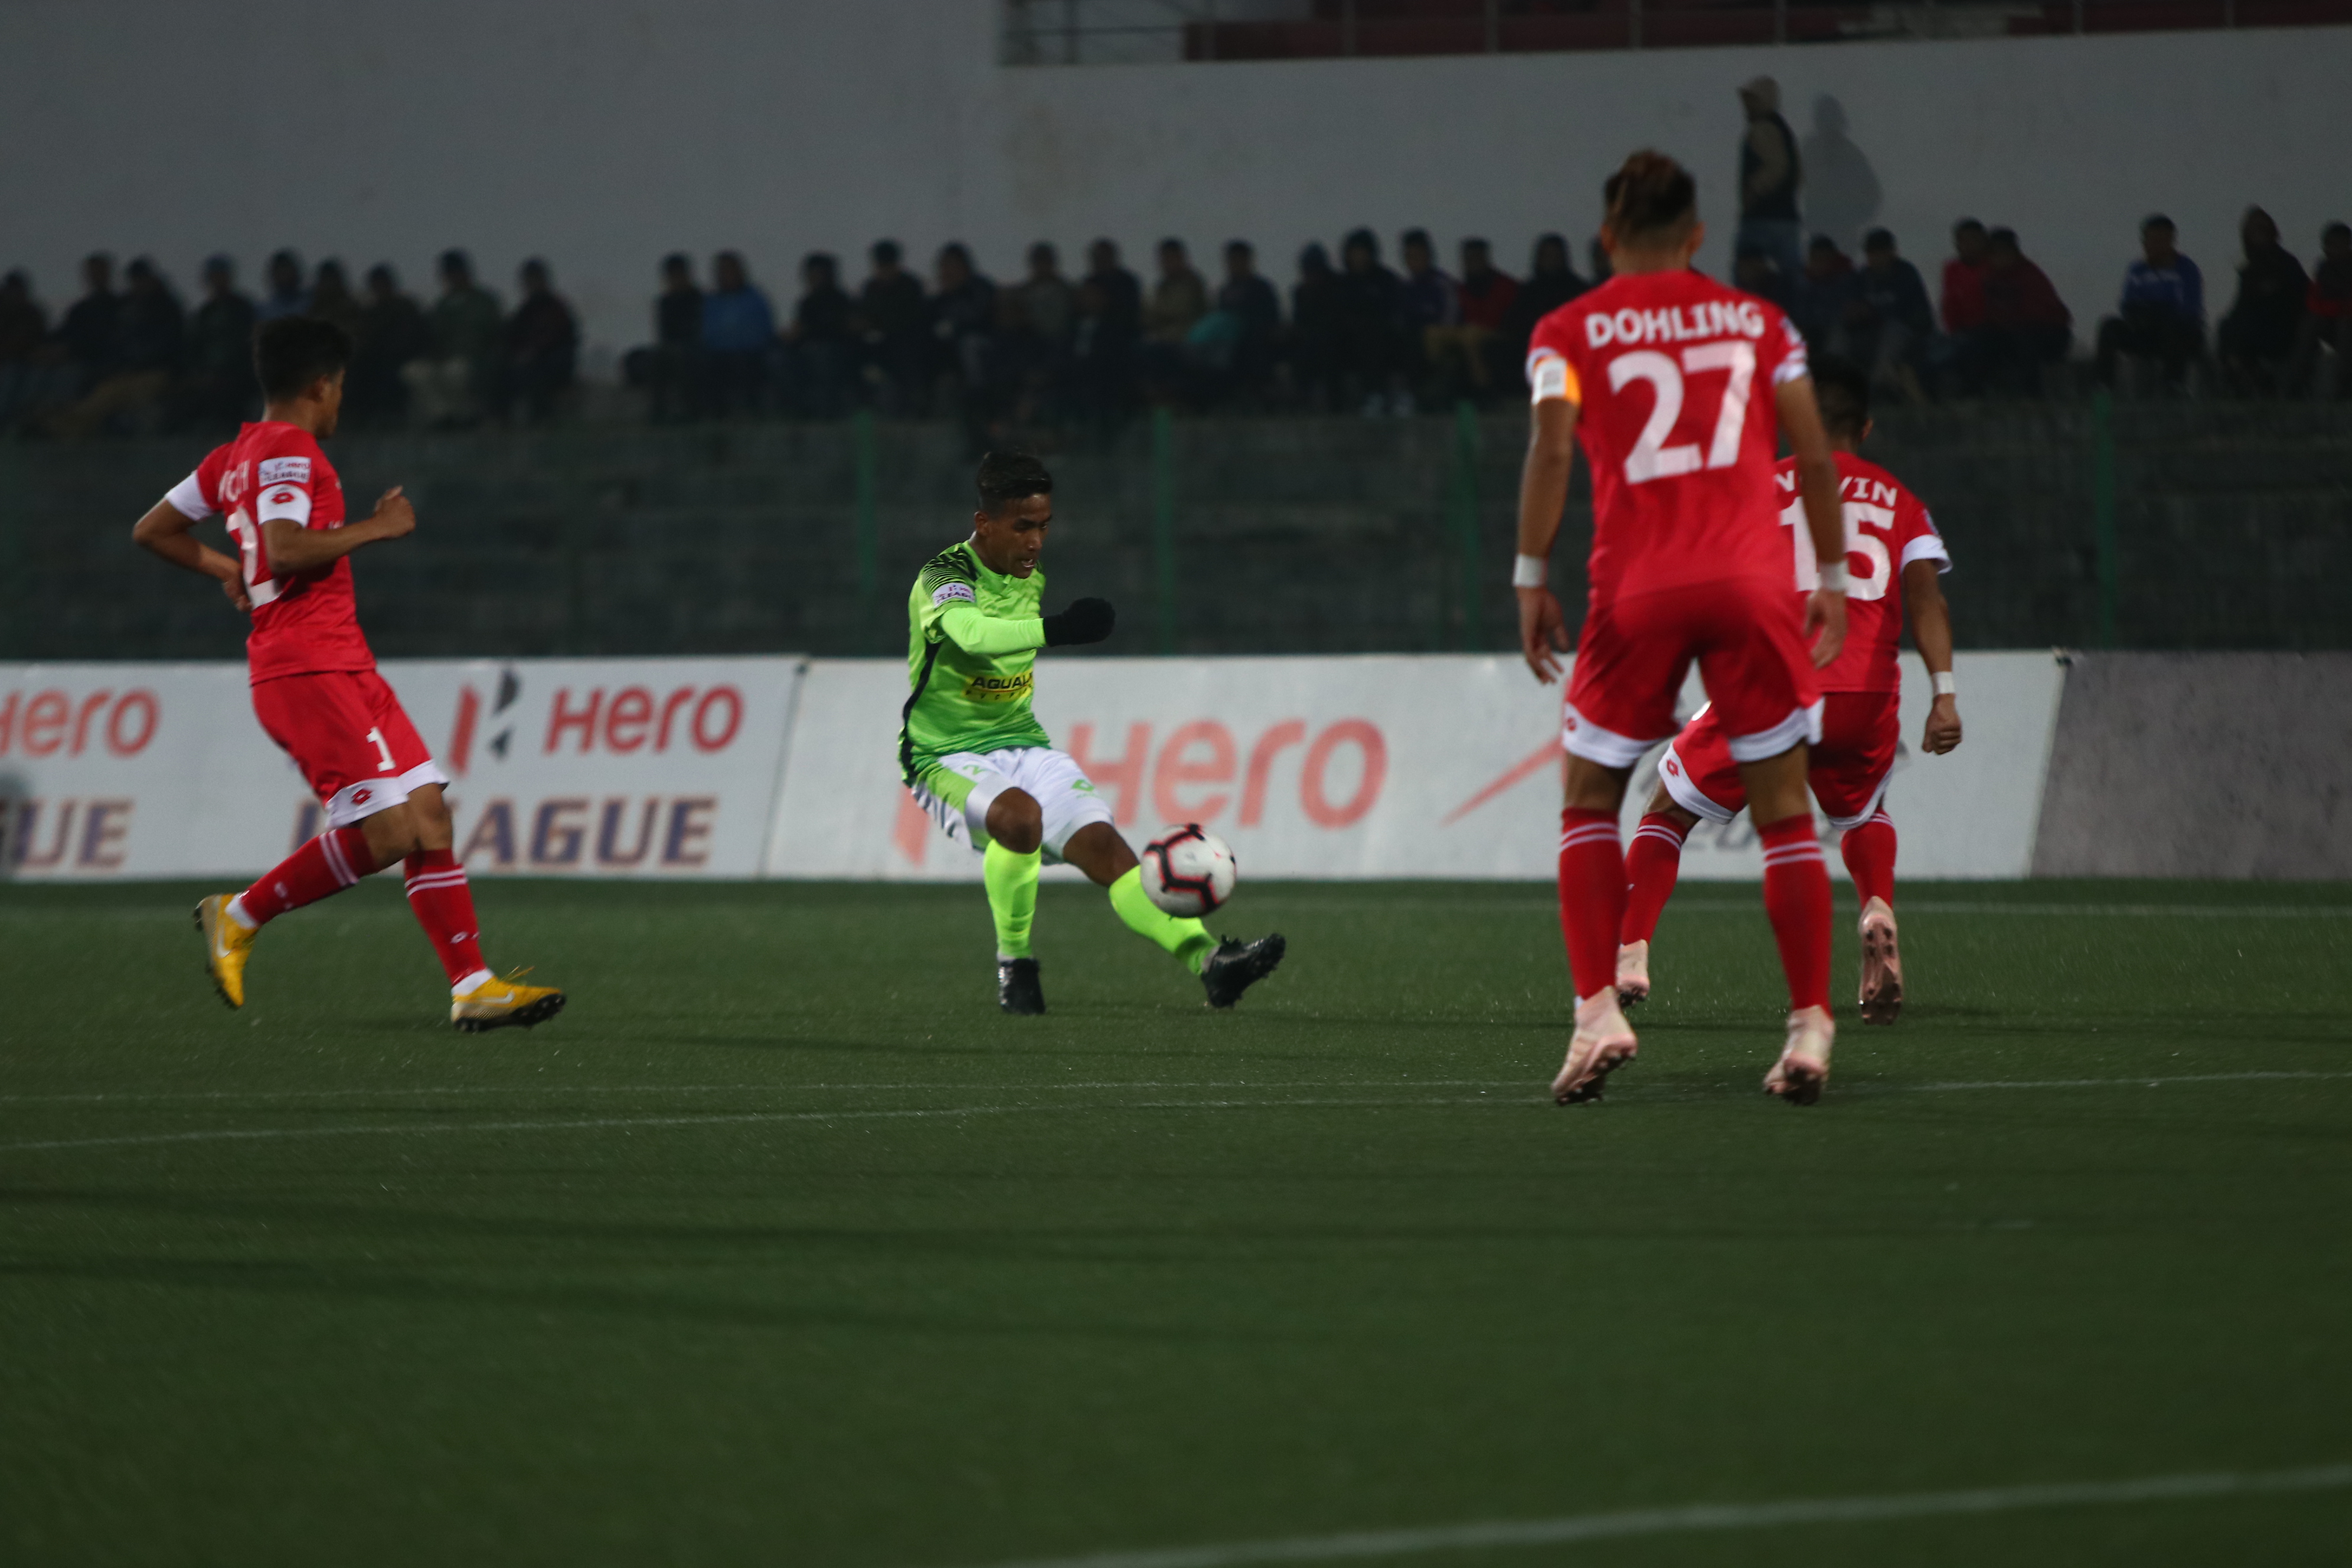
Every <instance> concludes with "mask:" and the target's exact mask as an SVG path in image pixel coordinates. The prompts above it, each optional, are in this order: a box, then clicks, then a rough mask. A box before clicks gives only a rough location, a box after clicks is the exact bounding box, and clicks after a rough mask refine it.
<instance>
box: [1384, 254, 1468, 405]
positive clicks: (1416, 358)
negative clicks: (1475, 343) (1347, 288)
mask: <svg viewBox="0 0 2352 1568" xmlns="http://www.w3.org/2000/svg"><path fill="white" fill-rule="evenodd" d="M1398 249H1399V250H1400V251H1402V254H1403V258H1404V287H1403V290H1402V296H1401V302H1402V306H1403V310H1404V331H1405V336H1404V342H1403V345H1402V348H1403V359H1404V366H1405V374H1406V377H1407V380H1408V383H1409V384H1410V383H1412V382H1420V383H1423V384H1424V386H1425V389H1426V390H1427V391H1429V392H1430V393H1431V394H1432V395H1443V394H1444V393H1452V392H1454V391H1455V390H1456V388H1455V387H1454V386H1447V387H1445V388H1444V389H1440V388H1438V387H1437V386H1436V385H1435V384H1434V380H1433V372H1434V370H1435V367H1436V364H1437V360H1438V355H1439V353H1441V352H1442V351H1443V350H1444V348H1445V347H1446V346H1447V345H1448V344H1449V343H1450V342H1452V341H1453V335H1454V332H1455V331H1456V330H1457V329H1458V328H1459V327H1460V326H1461V325H1462V295H1461V286H1460V285H1459V284H1457V283H1456V282H1454V279H1452V278H1450V277H1448V276H1447V275H1446V272H1445V269H1444V268H1442V267H1440V266H1438V265H1437V247H1435V246H1434V245H1433V244H1431V243H1430V238H1429V231H1428V230H1427V229H1425V228H1409V229H1407V230H1405V232H1404V237H1403V238H1402V239H1401V240H1400V241H1399V242H1398ZM1408 397H1410V394H1408ZM1408 406H1410V404H1409V403H1408Z"/></svg>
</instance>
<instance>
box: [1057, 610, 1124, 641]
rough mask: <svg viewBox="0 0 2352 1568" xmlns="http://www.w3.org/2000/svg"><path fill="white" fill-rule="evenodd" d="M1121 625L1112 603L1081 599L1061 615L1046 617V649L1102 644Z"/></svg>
mask: <svg viewBox="0 0 2352 1568" xmlns="http://www.w3.org/2000/svg"><path fill="white" fill-rule="evenodd" d="M1117 625H1118V611H1117V610H1114V609H1112V608H1111V607H1110V601H1109V600H1108V599H1078V600H1076V601H1074V602H1073V603H1072V604H1071V605H1070V607H1069V608H1068V609H1066V610H1064V611H1063V612H1062V613H1061V614H1060V615H1058V616H1046V617H1045V646H1046V647H1069V646H1070V645H1072V644H1073V643H1089V642H1100V641H1102V640H1103V638H1105V637H1108V636H1110V629H1111V627H1113V626H1117Z"/></svg>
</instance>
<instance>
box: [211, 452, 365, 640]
mask: <svg viewBox="0 0 2352 1568" xmlns="http://www.w3.org/2000/svg"><path fill="white" fill-rule="evenodd" d="M167 499H169V500H170V501H171V502H172V504H173V506H175V507H177V508H178V509H179V510H180V512H181V514H182V515H183V516H185V517H189V518H202V517H206V516H209V515H210V514H212V513H214V512H219V513H220V514H221V515H222V516H223V517H225V518H226V519H227V521H228V531H229V533H230V535H231V536H232V537H234V538H235V539H236V550H237V569H238V571H239V573H240V574H242V576H243V578H244V581H245V592H246V595H247V597H248V598H250V599H251V600H252V601H253V631H252V634H251V635H250V636H248V637H247V638H246V640H245V657H246V666H247V670H248V671H249V673H250V675H251V678H252V679H254V680H255V681H257V682H258V681H263V680H271V679H276V678H278V676H281V675H314V674H318V673H320V671H324V670H336V669H373V668H375V655H374V654H373V652H371V651H370V650H369V648H368V645H367V638H366V637H363V636H362V635H361V632H360V619H359V605H358V601H357V600H356V599H355V598H353V596H352V559H351V557H350V556H348V555H346V556H343V557H341V559H340V560H338V561H336V562H335V563H334V564H333V565H331V566H323V567H320V568H319V569H318V570H316V571H312V572H302V573H293V574H278V573H274V572H273V571H272V570H271V569H270V565H269V552H268V550H267V549H265V548H264V547H263V544H262V537H261V529H262V525H263V524H264V523H266V522H269V521H273V520H275V519H278V518H281V517H282V518H289V519H291V520H293V521H296V522H299V523H300V524H301V525H302V526H303V527H305V528H315V529H334V528H341V527H342V526H343V485H342V481H341V479H337V478H336V477H335V468H334V465H333V464H331V463H330V462H328V461H327V454H326V453H324V452H322V451H320V449H319V443H318V442H317V440H316V439H314V438H313V437H311V435H310V432H309V431H307V430H303V429H300V428H299V427H297V426H292V425H287V424H282V423H279V422H278V421H276V420H269V421H266V422H264V423H262V424H258V425H247V426H244V427H242V428H241V429H239V430H238V431H237V433H236V440H234V441H231V442H230V443H228V445H226V446H225V447H214V448H213V450H212V452H211V454H210V455H209V456H208V457H206V458H205V460H204V461H203V462H201V463H199V464H197V465H196V471H195V472H194V473H193V474H190V475H189V476H188V477H187V478H186V479H183V480H181V481H180V483H179V484H177V485H176V486H174V487H173V489H172V493H171V495H170V497H169V498H167Z"/></svg>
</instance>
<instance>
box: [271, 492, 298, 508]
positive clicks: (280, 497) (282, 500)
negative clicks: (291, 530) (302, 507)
mask: <svg viewBox="0 0 2352 1568" xmlns="http://www.w3.org/2000/svg"><path fill="white" fill-rule="evenodd" d="M300 495H301V492H300V491H299V490H273V491H271V492H270V496H269V500H270V502H271V504H272V505H276V506H292V505H293V504H294V502H295V501H296V500H299V498H300Z"/></svg>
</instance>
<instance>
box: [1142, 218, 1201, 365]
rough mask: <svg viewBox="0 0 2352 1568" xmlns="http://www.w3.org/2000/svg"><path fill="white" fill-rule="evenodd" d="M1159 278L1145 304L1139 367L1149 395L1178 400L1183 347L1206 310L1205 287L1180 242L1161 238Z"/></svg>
mask: <svg viewBox="0 0 2352 1568" xmlns="http://www.w3.org/2000/svg"><path fill="white" fill-rule="evenodd" d="M1158 260H1159V263H1160V276H1159V277H1158V278H1157V279H1154V280H1153V282H1152V285H1151V296H1150V299H1149V300H1146V301H1145V302H1144V306H1143V349H1142V359H1141V363H1140V367H1139V368H1140V370H1141V373H1142V377H1143V382H1144V392H1145V395H1147V396H1150V397H1153V398H1158V399H1171V398H1181V397H1182V396H1183V395H1184V394H1185V392H1186V390H1187V384H1188V381H1189V376H1188V373H1187V367H1186V361H1185V346H1186V343H1187V342H1188V341H1189V340H1190V339H1191V337H1192V329H1193V327H1194V326H1195V325H1197V324H1198V323H1199V322H1200V321H1201V319H1202V317H1204V316H1206V315H1207V314H1208V313H1209V286H1208V285H1207V284H1206V283H1205V282H1203V281H1202V278H1201V275H1200V274H1199V273H1198V272H1196V271H1194V270H1193V269H1192V258H1191V256H1189V255H1188V254H1186V252H1185V249H1184V242H1183V241H1182V240H1181V239H1176V238H1172V237H1171V238H1168V239H1163V240H1161V241H1160V248H1159V252H1158Z"/></svg>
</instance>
